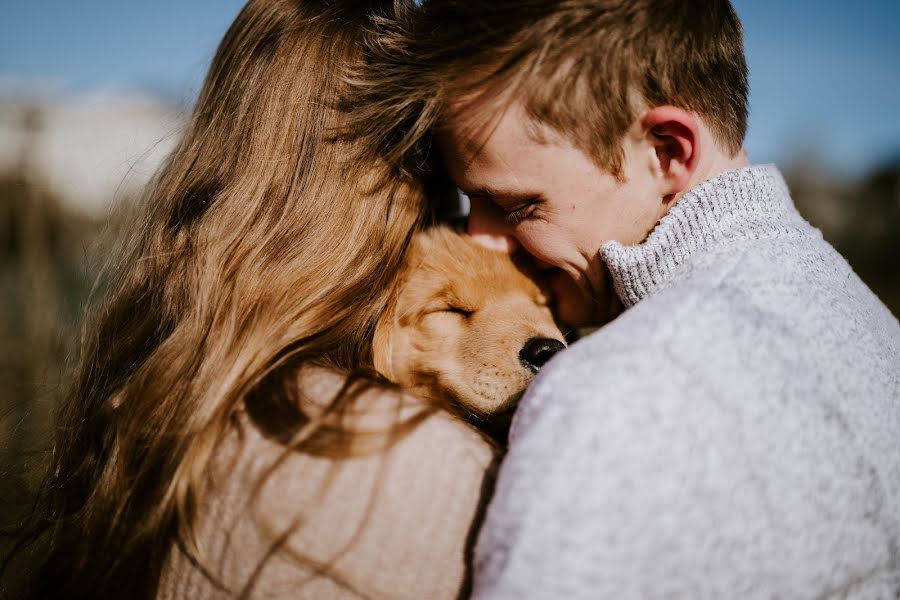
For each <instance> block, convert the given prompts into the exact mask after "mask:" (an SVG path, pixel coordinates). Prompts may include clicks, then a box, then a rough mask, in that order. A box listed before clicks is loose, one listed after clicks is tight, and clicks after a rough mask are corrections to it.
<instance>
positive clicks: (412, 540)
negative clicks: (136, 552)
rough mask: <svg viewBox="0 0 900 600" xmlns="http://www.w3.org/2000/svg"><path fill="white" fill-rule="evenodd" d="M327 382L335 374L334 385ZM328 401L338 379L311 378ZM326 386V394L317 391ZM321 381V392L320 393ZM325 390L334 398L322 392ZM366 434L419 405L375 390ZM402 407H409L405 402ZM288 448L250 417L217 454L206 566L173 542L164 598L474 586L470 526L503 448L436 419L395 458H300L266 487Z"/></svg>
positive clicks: (203, 543) (364, 419) (446, 418)
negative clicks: (497, 449)
mask: <svg viewBox="0 0 900 600" xmlns="http://www.w3.org/2000/svg"><path fill="white" fill-rule="evenodd" d="M326 379H327V378H326ZM314 381H315V383H314V384H313V385H312V388H311V389H313V390H314V391H316V392H318V393H319V397H327V396H325V393H327V391H328V390H330V389H333V387H334V384H335V382H336V380H335V379H334V378H333V377H331V379H330V380H329V381H324V383H323V379H322V378H321V377H317V378H314ZM317 386H318V387H317ZM322 386H324V387H322ZM323 390H325V393H322V391H323ZM363 400H364V401H363V402H360V403H358V405H362V406H365V409H364V410H363V411H362V412H360V413H358V414H356V418H357V419H358V424H362V426H363V427H368V426H370V425H371V426H373V427H378V426H381V425H384V424H386V423H389V422H390V421H391V420H394V419H396V415H397V409H398V406H400V404H402V407H401V409H400V410H401V411H403V412H405V413H406V414H409V413H410V412H411V411H415V410H417V409H419V408H421V404H419V403H418V402H417V401H416V400H414V399H410V398H408V397H401V396H400V395H399V394H392V393H388V392H384V391H380V392H368V393H367V394H366V395H365V396H364V398H363ZM398 403H400V404H398ZM282 456H284V449H283V446H281V445H279V444H278V443H277V442H274V441H272V440H270V439H268V438H266V437H265V436H264V435H262V434H261V433H260V431H259V429H257V428H256V427H255V426H254V425H253V424H252V422H251V421H250V420H249V419H248V418H247V417H246V416H242V417H241V418H240V419H238V420H237V422H236V424H235V427H234V431H233V432H232V434H231V435H230V437H229V438H228V440H227V441H226V443H225V444H223V446H222V447H221V448H220V450H219V452H218V459H217V465H216V469H215V472H214V473H212V487H211V489H210V490H209V492H208V493H207V494H205V500H204V501H203V502H202V503H201V506H200V507H199V511H198V513H199V515H198V521H197V523H196V532H197V543H198V546H199V547H200V552H201V554H202V556H203V559H202V562H203V563H204V566H205V569H206V570H208V572H209V574H210V575H212V577H209V576H207V575H205V574H204V572H203V567H201V566H200V565H198V564H196V563H195V562H194V561H192V560H191V559H190V558H189V557H188V555H187V554H186V553H185V552H184V550H183V548H181V547H179V546H180V545H176V546H175V547H174V548H173V549H172V552H171V555H170V556H169V559H168V561H167V563H166V565H165V566H164V568H163V572H162V576H161V579H160V585H159V589H158V594H157V598H159V600H174V599H182V598H185V599H191V600H205V599H213V598H215V599H219V598H234V597H241V594H242V593H244V592H245V591H246V592H249V593H247V595H246V596H245V597H250V598H315V599H323V600H327V599H329V598H416V599H421V598H429V599H441V598H455V597H458V596H459V595H460V594H465V592H466V588H467V586H468V579H467V577H468V570H467V562H468V561H467V554H468V551H469V546H470V542H472V541H473V540H474V531H473V524H475V522H476V521H477V520H478V517H479V515H480V510H481V507H482V506H483V504H484V502H485V501H486V499H487V498H486V497H485V496H486V495H487V494H486V492H487V490H488V489H489V488H490V485H489V484H490V477H486V474H487V473H489V472H490V471H491V467H492V465H493V463H494V450H493V449H492V447H491V446H490V445H489V444H488V443H487V442H486V441H484V439H482V438H481V437H480V436H479V435H478V434H477V433H476V432H475V431H473V430H472V429H471V428H470V427H469V426H468V425H466V424H464V423H462V422H461V421H459V420H458V419H456V418H454V417H452V416H450V415H449V414H447V413H437V414H433V415H431V416H429V417H427V418H426V419H425V420H424V421H422V422H421V423H420V424H419V425H417V426H416V428H415V429H414V430H413V431H412V432H411V433H409V434H408V435H407V436H405V437H404V438H402V439H401V440H400V441H399V442H398V443H396V444H395V445H394V446H393V447H391V448H390V449H389V450H388V451H386V452H384V453H380V454H378V455H374V456H368V457H363V458H351V459H344V460H336V459H328V458H319V457H312V456H308V455H304V454H299V453H293V454H291V455H289V457H288V458H287V460H285V461H284V462H283V464H281V465H280V466H278V467H277V468H276V469H275V470H274V471H273V472H272V474H271V475H270V476H269V477H268V479H266V480H265V481H266V482H265V484H264V485H263V486H262V487H261V488H260V493H259V496H258V498H257V499H256V500H255V501H254V500H253V491H254V490H255V489H256V488H257V482H258V481H259V480H260V477H262V476H263V475H264V474H265V472H266V471H267V469H269V468H270V467H272V465H274V464H275V463H276V461H278V459H279V458H280V457H282ZM279 542H281V543H279Z"/></svg>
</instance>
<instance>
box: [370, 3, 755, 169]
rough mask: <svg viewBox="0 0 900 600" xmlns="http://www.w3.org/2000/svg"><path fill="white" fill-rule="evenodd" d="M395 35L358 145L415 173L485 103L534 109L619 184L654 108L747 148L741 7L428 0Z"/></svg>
mask: <svg viewBox="0 0 900 600" xmlns="http://www.w3.org/2000/svg"><path fill="white" fill-rule="evenodd" d="M381 26H383V31H380V32H378V33H377V35H375V36H373V37H372V38H371V40H372V43H371V44H370V46H369V48H368V51H369V68H368V69H367V70H366V71H365V72H363V73H361V74H358V76H357V77H355V78H354V82H353V83H354V84H355V86H354V87H355V93H356V94H357V97H356V98H354V104H355V119H354V124H355V129H354V132H353V133H354V134H355V135H361V136H365V137H367V138H368V140H369V142H370V143H369V145H368V146H369V147H371V149H372V150H373V151H374V152H377V153H379V154H380V155H381V156H382V157H386V158H388V160H389V161H391V162H392V163H393V164H394V165H396V166H397V168H398V169H400V170H401V171H402V172H404V173H406V174H416V173H421V172H422V169H423V168H427V166H428V164H429V154H430V152H429V150H430V147H431V141H430V138H431V135H430V132H432V131H433V130H434V129H435V127H436V126H438V125H439V124H440V123H441V121H442V119H444V118H446V116H447V111H448V109H449V108H450V107H451V106H453V105H454V104H456V103H458V102H459V100H460V99H461V98H470V97H472V96H473V94H474V95H475V96H476V97H477V96H483V95H488V94H493V95H496V94H503V95H504V98H508V99H510V100H515V101H518V102H521V103H522V105H523V107H524V108H525V110H526V112H527V114H528V115H529V116H530V117H532V118H533V119H534V120H536V121H537V122H539V123H543V124H546V125H548V126H550V127H551V128H552V129H554V130H556V131H557V132H559V133H561V134H563V135H564V136H565V137H567V138H568V139H570V140H571V141H572V142H573V143H574V145H575V146H576V147H579V148H580V149H582V150H583V151H585V152H586V153H587V154H589V155H590V156H592V157H593V158H594V159H595V161H596V162H597V163H598V165H600V166H601V167H603V168H605V169H607V170H609V171H611V172H613V173H614V174H619V173H620V171H621V167H622V161H623V150H622V145H621V140H622V137H623V136H624V134H625V132H626V131H627V130H628V128H629V127H630V126H631V124H632V123H633V122H634V120H635V119H636V118H637V116H638V115H637V111H638V106H639V105H640V104H643V105H646V106H651V107H652V106H661V105H674V106H678V107H681V108H684V109H686V110H688V111H691V112H693V113H695V114H697V115H699V116H700V117H701V118H702V119H703V120H704V122H705V123H706V124H707V125H708V126H709V127H710V129H711V130H712V132H713V135H714V137H715V139H716V141H717V142H718V143H719V145H720V146H721V147H722V148H723V149H725V150H726V151H728V152H730V153H731V154H732V155H733V154H736V153H737V152H738V151H739V150H740V148H741V145H742V144H743V139H744V136H745V134H746V129H747V95H748V88H749V85H748V78H747V65H746V61H745V59H744V50H743V35H742V28H741V23H740V20H739V19H738V17H737V14H736V13H735V11H734V9H733V7H732V6H731V3H730V2H729V1H728V0H599V1H598V0H425V2H424V3H423V4H422V6H421V7H420V8H410V9H409V10H407V11H406V13H405V14H404V15H402V16H401V17H400V18H399V19H396V20H394V21H387V20H385V21H382V23H381ZM476 73H477V75H476ZM636 96H638V97H639V98H640V99H641V101H642V102H641V103H636V102H635V101H634V99H635V97H636Z"/></svg>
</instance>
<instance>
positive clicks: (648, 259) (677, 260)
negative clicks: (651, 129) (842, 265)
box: [600, 165, 809, 306]
mask: <svg viewBox="0 0 900 600" xmlns="http://www.w3.org/2000/svg"><path fill="white" fill-rule="evenodd" d="M808 231H809V226H808V225H807V224H806V222H805V221H804V220H803V219H802V217H800V215H799V214H798V213H797V210H796V209H795V208H794V204H793V202H792V201H791V197H790V194H789V192H788V189H787V185H786V184H785V182H784V179H783V178H782V176H781V173H779V171H778V169H777V168H776V167H775V166H774V165H759V166H752V167H745V168H742V169H735V170H732V171H725V172H724V173H720V174H719V175H716V176H715V177H713V178H712V179H709V180H707V181H704V182H703V183H701V184H700V185H698V186H697V187H695V188H693V189H691V190H690V191H689V192H687V193H686V194H685V195H684V196H682V197H681V198H680V199H679V200H678V202H676V203H675V205H674V206H673V207H672V208H671V209H670V210H669V212H668V213H667V214H666V215H665V216H664V217H663V218H662V219H661V220H660V221H659V223H657V225H656V228H654V230H653V231H652V232H651V233H650V235H649V236H648V237H647V239H646V240H645V241H644V242H643V243H641V244H636V245H633V246H624V245H622V244H620V243H619V242H615V241H610V242H607V243H605V244H604V245H603V247H602V248H601V249H600V256H601V258H603V260H604V261H605V262H606V264H607V266H608V267H609V270H610V273H611V275H612V278H613V282H614V284H615V288H616V292H617V293H618V294H619V297H620V298H621V299H622V301H623V302H624V304H625V306H632V305H634V304H636V303H637V302H639V301H640V300H642V299H644V298H646V297H647V296H649V295H651V294H652V293H654V292H655V291H657V290H658V289H660V288H662V287H663V286H666V285H668V284H670V283H672V282H674V281H678V280H680V279H683V278H685V277H687V274H688V272H689V269H684V268H680V267H682V266H683V265H686V264H688V263H690V262H691V261H692V260H694V259H695V257H696V256H697V255H699V254H703V253H706V252H709V251H711V250H714V249H716V248H721V247H722V246H723V245H725V244H728V243H729V242H732V241H735V240H747V239H762V238H771V237H776V236H779V237H780V236H784V235H802V234H804V233H806V232H808Z"/></svg>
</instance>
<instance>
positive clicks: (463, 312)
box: [442, 306, 475, 319]
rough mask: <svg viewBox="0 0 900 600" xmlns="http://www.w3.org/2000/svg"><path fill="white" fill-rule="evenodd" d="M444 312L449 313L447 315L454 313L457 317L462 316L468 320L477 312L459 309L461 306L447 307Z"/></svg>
mask: <svg viewBox="0 0 900 600" xmlns="http://www.w3.org/2000/svg"><path fill="white" fill-rule="evenodd" d="M442 312H447V313H452V314H455V315H460V316H462V317H465V318H467V319H468V318H469V317H471V316H472V315H473V314H475V311H474V310H468V309H465V308H461V307H459V306H447V307H445V308H444V310H443V311H442Z"/></svg>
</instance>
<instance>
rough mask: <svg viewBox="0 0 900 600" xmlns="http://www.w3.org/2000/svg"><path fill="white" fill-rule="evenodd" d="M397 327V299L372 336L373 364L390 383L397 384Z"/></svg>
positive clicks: (385, 312)
mask: <svg viewBox="0 0 900 600" xmlns="http://www.w3.org/2000/svg"><path fill="white" fill-rule="evenodd" d="M396 325H397V307H396V299H394V300H393V301H391V303H390V304H389V305H388V307H387V308H386V309H385V311H384V313H383V314H382V315H381V319H379V320H378V324H377V325H376V326H375V334H374V335H373V336H372V362H373V363H374V365H375V370H376V371H378V373H380V374H381V375H382V376H384V378H385V379H387V380H388V381H393V382H394V383H397V379H396V377H395V375H394V366H393V363H394V330H395V329H396Z"/></svg>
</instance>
